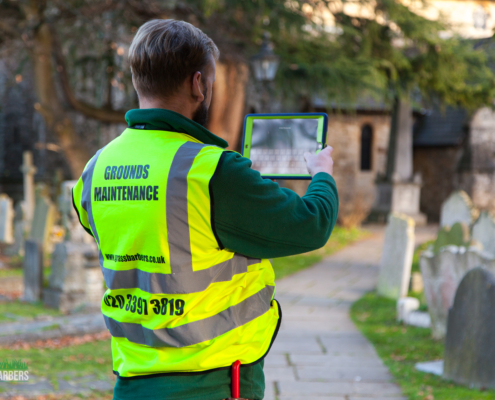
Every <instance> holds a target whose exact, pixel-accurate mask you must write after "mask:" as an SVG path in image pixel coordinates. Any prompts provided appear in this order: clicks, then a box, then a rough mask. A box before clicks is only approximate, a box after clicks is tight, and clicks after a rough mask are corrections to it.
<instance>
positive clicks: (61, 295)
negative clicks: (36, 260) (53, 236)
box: [43, 242, 104, 312]
mask: <svg viewBox="0 0 495 400" xmlns="http://www.w3.org/2000/svg"><path fill="white" fill-rule="evenodd" d="M103 292H104V289H103V276H102V273H101V270H100V266H99V263H98V251H97V247H96V245H95V244H94V243H93V244H84V243H73V242H63V243H58V244H57V245H56V246H55V251H54V252H53V256H52V271H51V274H50V277H49V281H48V288H46V289H45V290H44V291H43V302H44V304H45V305H46V306H48V307H52V308H56V309H58V310H60V311H62V312H70V311H72V310H74V309H76V308H78V307H81V306H90V307H98V306H99V305H100V303H101V299H102V297H103Z"/></svg>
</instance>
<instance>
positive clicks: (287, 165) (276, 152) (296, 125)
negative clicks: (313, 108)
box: [249, 118, 321, 175]
mask: <svg viewBox="0 0 495 400" xmlns="http://www.w3.org/2000/svg"><path fill="white" fill-rule="evenodd" d="M317 134H318V118H314V119H313V118H291V119H288V118H284V119H282V118H281V119H254V120H253V128H252V134H251V151H250V155H249V158H250V159H251V161H252V162H253V165H252V168H253V169H255V170H257V171H259V172H260V173H261V174H262V175H281V174H284V175H306V174H308V169H307V167H306V162H305V161H304V153H306V152H310V153H315V152H316V151H317V150H318V149H320V148H321V147H320V146H319V144H318V141H317Z"/></svg>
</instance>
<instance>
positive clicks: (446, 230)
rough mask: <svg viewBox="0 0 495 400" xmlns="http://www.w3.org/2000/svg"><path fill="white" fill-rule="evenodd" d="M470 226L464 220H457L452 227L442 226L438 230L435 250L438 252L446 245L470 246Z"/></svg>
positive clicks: (434, 245) (434, 244)
mask: <svg viewBox="0 0 495 400" xmlns="http://www.w3.org/2000/svg"><path fill="white" fill-rule="evenodd" d="M469 243H470V239H469V226H468V225H466V224H465V223H463V222H456V223H455V224H454V225H452V227H450V226H442V227H441V228H440V230H439V231H438V235H437V238H436V240H435V243H433V252H434V253H435V254H438V253H439V252H440V249H442V248H443V247H445V246H450V245H453V246H458V247H469Z"/></svg>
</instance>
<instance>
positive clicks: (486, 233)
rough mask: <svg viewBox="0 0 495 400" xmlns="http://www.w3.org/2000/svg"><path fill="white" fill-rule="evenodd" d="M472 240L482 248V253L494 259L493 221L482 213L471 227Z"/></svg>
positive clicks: (489, 215) (494, 226) (494, 227)
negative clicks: (484, 252)
mask: <svg viewBox="0 0 495 400" xmlns="http://www.w3.org/2000/svg"><path fill="white" fill-rule="evenodd" d="M473 240H474V241H476V242H478V243H480V244H481V245H482V246H483V251H486V252H487V253H488V254H490V255H492V256H494V257H495V219H494V218H493V216H492V215H491V214H490V213H488V212H487V211H483V212H482V213H481V215H480V217H479V218H478V220H477V221H476V222H475V224H474V225H473Z"/></svg>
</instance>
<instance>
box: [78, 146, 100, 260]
mask: <svg viewBox="0 0 495 400" xmlns="http://www.w3.org/2000/svg"><path fill="white" fill-rule="evenodd" d="M104 148H105V147H103V148H101V149H100V150H98V151H97V152H96V154H95V156H94V157H93V158H92V159H91V160H90V161H89V163H88V166H87V167H86V169H85V170H84V172H83V173H82V181H83V190H82V194H81V205H82V208H84V210H85V211H86V213H87V214H88V221H89V226H90V227H91V230H92V231H93V235H94V237H95V239H96V243H98V259H99V260H100V266H101V267H103V260H104V258H103V254H102V252H101V246H100V237H99V235H98V232H97V231H96V226H95V221H94V219H93V210H92V207H91V185H92V183H93V172H94V170H95V165H96V161H97V160H98V157H99V156H100V154H101V152H102V151H103V149H104Z"/></svg>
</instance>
